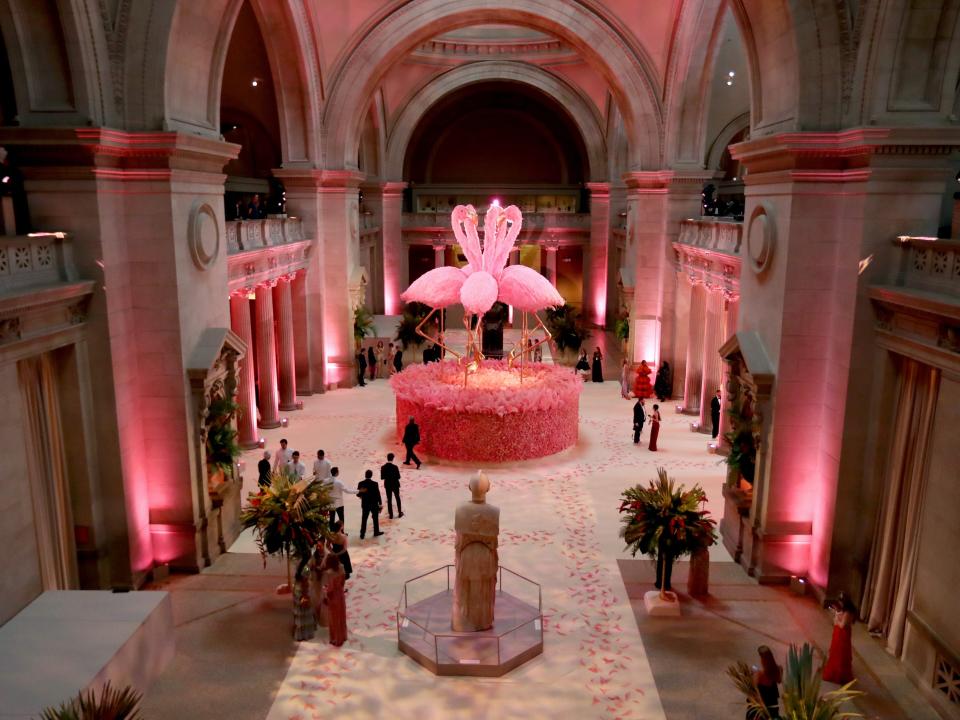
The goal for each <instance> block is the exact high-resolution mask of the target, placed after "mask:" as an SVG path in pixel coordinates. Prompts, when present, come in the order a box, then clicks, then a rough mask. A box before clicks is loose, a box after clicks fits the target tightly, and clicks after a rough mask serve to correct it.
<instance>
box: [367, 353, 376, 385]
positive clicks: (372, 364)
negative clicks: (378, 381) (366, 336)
mask: <svg viewBox="0 0 960 720" xmlns="http://www.w3.org/2000/svg"><path fill="white" fill-rule="evenodd" d="M367 372H368V373H369V374H370V382H373V380H374V378H375V377H376V376H377V355H376V353H375V352H374V351H373V345H369V346H368V347H367Z"/></svg>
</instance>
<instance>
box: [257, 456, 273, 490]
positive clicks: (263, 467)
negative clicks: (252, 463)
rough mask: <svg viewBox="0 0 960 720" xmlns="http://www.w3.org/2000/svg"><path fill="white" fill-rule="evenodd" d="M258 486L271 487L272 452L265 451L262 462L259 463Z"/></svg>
mask: <svg viewBox="0 0 960 720" xmlns="http://www.w3.org/2000/svg"><path fill="white" fill-rule="evenodd" d="M257 474H258V475H259V477H258V478H257V484H258V485H259V486H260V487H269V486H270V451H269V450H264V451H263V457H262V458H261V459H260V462H258V463H257Z"/></svg>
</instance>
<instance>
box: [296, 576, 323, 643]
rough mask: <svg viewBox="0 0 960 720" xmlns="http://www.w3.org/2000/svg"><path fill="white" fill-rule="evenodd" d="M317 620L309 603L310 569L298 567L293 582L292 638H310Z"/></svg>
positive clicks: (314, 631) (298, 639) (314, 630)
mask: <svg viewBox="0 0 960 720" xmlns="http://www.w3.org/2000/svg"><path fill="white" fill-rule="evenodd" d="M316 631H317V622H316V619H315V618H314V616H313V607H312V606H311V604H310V570H309V569H307V568H306V567H303V568H301V569H300V572H299V573H297V578H296V580H295V581H294V583H293V639H294V640H297V641H298V642H299V641H301V640H312V639H313V636H314V633H316Z"/></svg>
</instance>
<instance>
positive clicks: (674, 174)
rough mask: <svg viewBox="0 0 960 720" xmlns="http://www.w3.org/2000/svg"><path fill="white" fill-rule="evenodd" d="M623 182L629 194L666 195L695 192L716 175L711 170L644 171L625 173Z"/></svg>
mask: <svg viewBox="0 0 960 720" xmlns="http://www.w3.org/2000/svg"><path fill="white" fill-rule="evenodd" d="M622 177H623V182H624V184H625V185H626V186H627V192H628V193H631V191H632V192H633V193H652V194H657V193H666V192H670V191H680V192H683V191H689V192H692V191H694V190H695V191H696V192H697V193H699V192H700V190H701V189H702V188H703V184H704V183H706V182H710V181H711V180H713V179H715V177H716V173H715V172H713V171H712V170H699V171H687V170H669V169H665V170H645V171H634V172H626V173H624V174H623V176H622Z"/></svg>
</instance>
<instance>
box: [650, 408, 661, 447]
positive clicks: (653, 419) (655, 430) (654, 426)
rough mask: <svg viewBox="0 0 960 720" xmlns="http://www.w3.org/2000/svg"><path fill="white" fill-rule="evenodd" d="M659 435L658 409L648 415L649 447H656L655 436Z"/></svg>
mask: <svg viewBox="0 0 960 720" xmlns="http://www.w3.org/2000/svg"><path fill="white" fill-rule="evenodd" d="M659 436H660V411H659V410H657V411H656V412H654V413H653V414H652V415H651V416H650V449H651V450H656V449H657V438H658V437H659Z"/></svg>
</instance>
